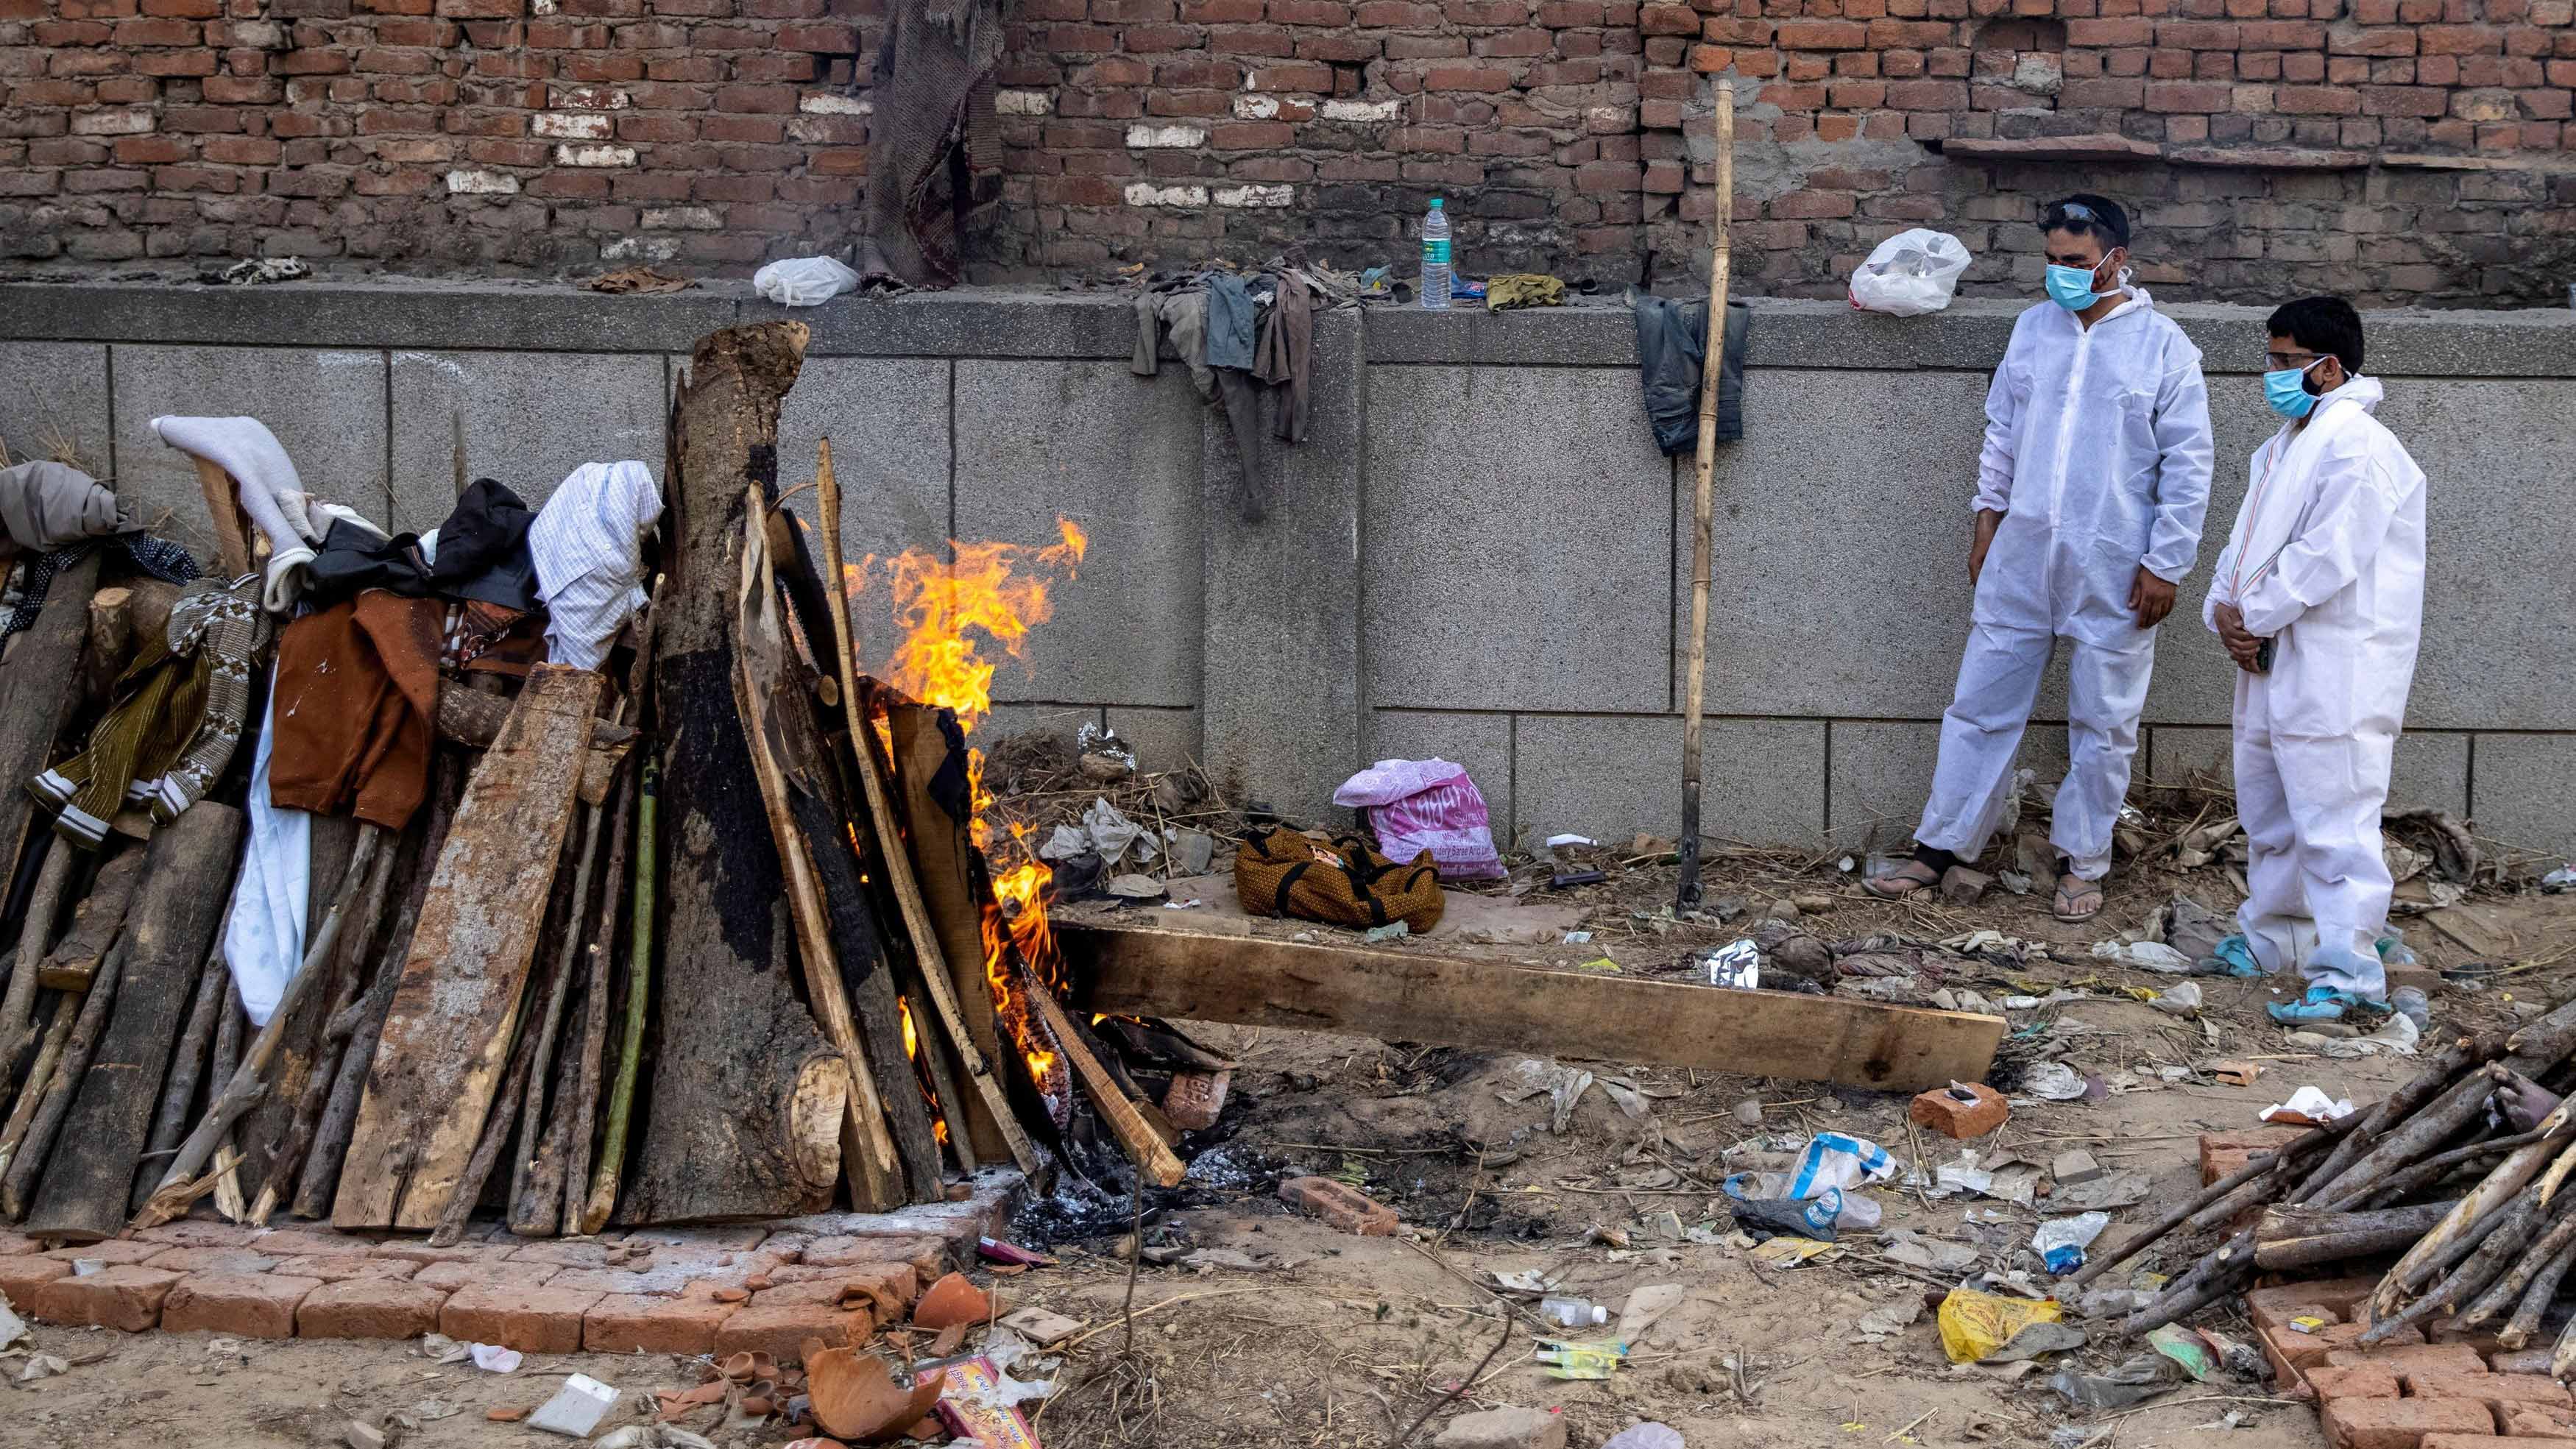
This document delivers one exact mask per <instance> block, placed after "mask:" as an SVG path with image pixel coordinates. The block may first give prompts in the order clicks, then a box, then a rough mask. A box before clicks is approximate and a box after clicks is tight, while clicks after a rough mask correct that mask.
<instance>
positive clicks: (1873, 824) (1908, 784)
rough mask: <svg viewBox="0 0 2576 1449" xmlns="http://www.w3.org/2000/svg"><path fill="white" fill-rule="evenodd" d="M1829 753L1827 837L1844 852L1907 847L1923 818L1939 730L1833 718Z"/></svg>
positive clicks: (1931, 726) (1937, 751) (1928, 726)
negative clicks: (1834, 719) (1843, 849)
mask: <svg viewBox="0 0 2576 1449" xmlns="http://www.w3.org/2000/svg"><path fill="white" fill-rule="evenodd" d="M1827 749H1828V750H1829V751H1830V754H1829V756H1828V759H1829V761H1830V770H1831V773H1830V775H1829V776H1828V777H1827V779H1826V782H1825V785H1826V789H1825V808H1826V811H1827V818H1826V822H1825V823H1826V827H1827V832H1828V837H1829V838H1830V839H1831V840H1833V841H1834V842H1835V843H1836V844H1838V845H1840V846H1842V847H1844V848H1845V849H1847V850H1854V851H1858V850H1863V849H1869V850H1885V851H1891V852H1895V851H1903V850H1905V849H1907V848H1908V846H1909V843H1910V842H1911V841H1912V840H1913V839H1914V827H1915V826H1916V825H1917V824H1918V823H1920V822H1921V821H1922V819H1923V796H1924V792H1925V791H1927V790H1929V789H1930V788H1931V787H1932V762H1933V760H1934V759H1935V758H1936V757H1937V756H1938V755H1939V754H1940V749H1941V727H1940V726H1939V725H1938V724H1931V723H1917V722H1911V721H1895V722H1888V721H1854V720H1836V721H1834V723H1833V729H1832V733H1831V735H1830V736H1829V737H1828V739H1827Z"/></svg>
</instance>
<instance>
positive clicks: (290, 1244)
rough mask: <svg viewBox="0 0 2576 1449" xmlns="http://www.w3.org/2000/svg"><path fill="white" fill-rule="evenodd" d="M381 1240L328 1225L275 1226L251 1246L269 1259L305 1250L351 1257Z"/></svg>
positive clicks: (288, 1255)
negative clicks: (339, 1230) (334, 1228)
mask: <svg viewBox="0 0 2576 1449" xmlns="http://www.w3.org/2000/svg"><path fill="white" fill-rule="evenodd" d="M381 1241H382V1239H379V1238H371V1237H368V1236H366V1235H365V1234H362V1233H335V1232H333V1231H331V1230H330V1229H329V1228H278V1229H275V1230H273V1231H270V1232H265V1233H262V1234H260V1235H259V1238H258V1240H257V1241H255V1242H253V1243H252V1244H251V1246H252V1247H254V1248H257V1249H258V1250H259V1251H261V1252H263V1253H266V1254H268V1255H269V1256H270V1257H272V1258H292V1257H296V1256H298V1255H300V1254H307V1253H309V1254H313V1255H315V1256H319V1257H326V1258H327V1257H342V1256H350V1257H354V1256H358V1255H360V1254H363V1253H365V1252H366V1251H367V1250H368V1249H370V1248H373V1247H374V1246H375V1245H376V1244H377V1243H378V1242H381Z"/></svg>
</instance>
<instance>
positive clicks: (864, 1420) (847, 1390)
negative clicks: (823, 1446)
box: [805, 1348, 948, 1443]
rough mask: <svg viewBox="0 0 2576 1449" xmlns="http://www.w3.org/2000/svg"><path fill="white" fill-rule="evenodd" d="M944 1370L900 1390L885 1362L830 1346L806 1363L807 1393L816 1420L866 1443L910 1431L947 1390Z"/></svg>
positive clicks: (831, 1430)
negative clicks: (940, 1393)
mask: <svg viewBox="0 0 2576 1449" xmlns="http://www.w3.org/2000/svg"><path fill="white" fill-rule="evenodd" d="M947 1382H948V1375H947V1372H946V1371H945V1370H941V1369H934V1370H932V1371H931V1372H929V1373H926V1374H923V1375H921V1376H920V1377H919V1378H917V1379H915V1380H914V1381H913V1385H912V1387H911V1388H910V1389H902V1388H897V1387H896V1386H895V1382H894V1373H893V1371H892V1369H890V1368H889V1367H888V1366H887V1364H886V1361H885V1360H884V1359H881V1358H879V1357H877V1356H876V1355H874V1354H863V1353H860V1352H859V1351H858V1350H856V1349H852V1348H829V1349H825V1350H823V1352H821V1353H819V1354H810V1355H808V1356H807V1357H806V1360H805V1391H806V1395H807V1403H808V1406H809V1407H810V1408H811V1409H812V1411H813V1414H814V1422H815V1423H816V1424H817V1425H819V1426H820V1427H821V1428H822V1429H823V1430H824V1431H825V1432H826V1433H829V1434H831V1435H833V1436H834V1437H836V1438H839V1439H842V1440H845V1441H852V1442H859V1443H865V1442H867V1441H869V1440H872V1439H885V1438H893V1437H896V1436H899V1435H902V1434H904V1433H906V1432H908V1431H909V1430H910V1429H911V1426H912V1425H913V1424H914V1423H915V1422H916V1421H918V1420H919V1419H920V1418H921V1416H922V1415H924V1414H926V1413H928V1412H930V1407H931V1405H933V1404H935V1403H937V1402H939V1391H940V1390H941V1389H942V1388H943V1387H945V1386H946V1384H947Z"/></svg>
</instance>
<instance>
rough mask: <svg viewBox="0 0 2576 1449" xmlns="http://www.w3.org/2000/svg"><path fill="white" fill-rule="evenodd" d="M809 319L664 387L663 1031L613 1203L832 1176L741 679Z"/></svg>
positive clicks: (626, 1208)
mask: <svg viewBox="0 0 2576 1449" xmlns="http://www.w3.org/2000/svg"><path fill="white" fill-rule="evenodd" d="M808 335H809V334H808V333H807V331H806V329H805V328H804V327H803V326H802V325H800V324H797V323H793V322H768V323H761V324H759V325H756V326H750V327H736V328H728V329H726V330H724V331H721V332H716V333H713V334H711V335H709V336H707V337H705V338H702V339H700V340H699V342H698V344H697V348H696V350H695V352H694V354H693V355H692V357H691V360H690V367H689V373H688V376H687V378H686V380H684V381H683V382H682V383H681V385H680V388H679V390H678V393H677V395H676V396H675V398H674V400H673V403H672V426H671V446H672V452H673V456H674V457H675V458H676V459H677V467H676V468H674V469H672V470H671V472H670V474H669V476H668V477H667V478H666V479H665V487H664V494H665V498H666V501H667V503H668V505H669V512H668V513H667V514H666V527H667V528H668V529H669V534H668V537H669V540H670V542H669V546H668V547H667V548H666V549H665V551H664V554H663V560H664V567H665V569H666V572H667V578H666V580H665V582H664V583H663V585H662V586H661V588H660V590H659V592H658V594H657V596H656V600H657V601H656V603H655V605H654V613H655V614H656V615H657V616H658V617H657V618H656V619H655V621H654V625H653V629H654V644H653V650H654V660H653V695H654V708H653V715H652V717H653V721H654V730H655V739H654V747H655V750H656V751H657V753H658V756H659V762H660V765H661V792H662V799H663V805H664V813H666V814H667V815H668V816H669V820H668V833H667V838H666V840H665V841H664V847H665V848H666V849H667V851H668V853H669V860H668V869H667V871H666V875H667V879H666V880H665V881H664V882H663V883H662V886H661V890H660V898H661V904H662V919H661V921H660V923H659V931H660V935H661V937H662V950H661V952H660V957H661V963H662V964H661V969H660V972H659V975H658V977H657V978H656V998H657V999H658V1000H659V1001H660V1002H661V1003H662V1008H663V1009H662V1010H661V1013H660V1018H661V1045H660V1051H659V1055H658V1056H657V1057H656V1059H655V1064H654V1069H653V1073H652V1081H651V1085H650V1092H651V1099H650V1102H649V1110H648V1111H647V1112H646V1115H645V1120H644V1129H645V1130H644V1141H643V1143H642V1148H641V1151H640V1154H639V1155H638V1156H637V1159H636V1171H635V1174H634V1178H633V1180H632V1181H631V1182H628V1183H627V1184H625V1187H624V1190H623V1191H622V1193H621V1194H620V1199H619V1202H618V1204H617V1218H618V1220H619V1221H622V1222H627V1223H634V1224H648V1223H678V1222H697V1221H708V1220H716V1219H726V1218H745V1217H773V1216H794V1215H796V1214H800V1213H807V1212H813V1211H816V1210H817V1209H819V1208H821V1207H823V1206H824V1205H826V1204H828V1203H829V1201H830V1200H831V1194H832V1189H833V1186H834V1184H835V1183H836V1182H837V1180H838V1179H839V1176H840V1164H839V1161H838V1158H839V1130H838V1125H837V1123H838V1118H839V1115H840V1113H841V1112H842V1111H843V1110H846V1106H845V1104H846V1093H847V1092H848V1091H849V1072H848V1068H847V1066H846V1064H845V1063H844V1061H843V1059H842V1057H841V1055H840V1052H839V1051H838V1049H837V1048H836V1047H835V1046H834V1045H833V1043H832V1042H831V1041H830V1039H829V1038H827V1037H826V1036H824V1034H823V1033H822V1031H821V1030H820V1029H819V1028H818V1027H817V1026H816V1025H815V1022H814V1017H813V1014H812V1013H811V1012H810V1011H808V1010H807V1009H806V1006H805V1004H804V1003H803V1002H802V1001H800V1000H798V999H797V995H796V987H795V980H796V974H795V968H794V966H793V964H792V963H790V962H789V961H788V959H787V957H788V951H789V944H788V942H787V941H785V940H782V939H780V937H779V927H780V922H779V921H778V918H777V916H776V915H775V914H774V913H773V912H772V910H771V906H772V903H774V902H776V901H778V900H779V899H780V897H781V896H782V894H783V893H784V891H785V875H784V867H783V866H782V865H781V864H780V862H779V858H778V847H777V843H776V840H775V839H774V837H773V836H772V833H771V831H770V827H769V819H768V814H767V811H766V809H765V807H764V805H763V803H762V797H761V794H760V784H759V781H758V780H757V779H756V778H755V777H754V775H753V773H752V763H751V750H750V746H749V745H748V744H747V743H746V742H745V740H744V737H743V722H742V716H741V713H740V711H739V710H738V708H737V707H736V704H735V700H734V686H733V680H734V674H735V663H734V652H735V649H736V647H737V645H736V642H735V640H734V638H733V631H734V613H735V598H736V591H737V589H738V588H739V587H740V581H741V574H742V569H741V561H740V557H739V554H738V552H737V550H738V549H739V548H740V547H741V540H742V537H743V530H744V527H745V526H746V522H747V519H746V516H745V510H744V507H743V500H744V499H745V498H746V497H747V496H749V494H750V490H751V489H752V488H753V487H755V486H757V487H758V489H759V490H760V496H762V497H764V498H766V497H770V496H772V495H773V490H774V489H775V488H776V486H777V469H778V458H777V444H778V409H779V404H780V400H781V399H782V398H783V397H784V396H785V394H786V392H787V390H788V388H789V387H791V386H792V385H793V384H794V383H795V380H796V373H797V369H798V368H799V366H801V365H802V362H803V359H804V350H805V343H806V340H807V337H808ZM834 1079H837V1080H838V1082H839V1092H840V1093H841V1094H842V1095H840V1096H834V1095H833V1091H832V1083H833V1080H834ZM827 1100H829V1101H830V1102H831V1103H832V1105H833V1109H834V1116H833V1118H832V1119H831V1120H830V1121H828V1122H826V1123H823V1124H821V1125H822V1126H823V1127H824V1129H825V1130H824V1131H823V1134H822V1138H821V1140H820V1141H819V1142H818V1141H816V1139H815V1137H814V1135H813V1132H814V1128H815V1126H816V1125H817V1124H815V1123H814V1122H813V1120H812V1112H813V1110H814V1109H815V1108H816V1107H817V1106H818V1105H820V1104H821V1103H823V1102H825V1101H827ZM826 1154H828V1155H829V1157H830V1158H831V1160H830V1161H828V1162H827V1161H824V1160H823V1158H824V1156H825V1155H826ZM613 1165H614V1159H606V1160H603V1163H602V1166H603V1167H604V1168H605V1167H611V1166H613Z"/></svg>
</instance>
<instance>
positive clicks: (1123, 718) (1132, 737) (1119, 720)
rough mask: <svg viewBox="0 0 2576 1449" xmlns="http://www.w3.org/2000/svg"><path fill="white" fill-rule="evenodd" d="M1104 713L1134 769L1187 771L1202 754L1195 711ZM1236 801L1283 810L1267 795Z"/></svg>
mask: <svg viewBox="0 0 2576 1449" xmlns="http://www.w3.org/2000/svg"><path fill="white" fill-rule="evenodd" d="M1104 713H1105V714H1106V716H1107V718H1108V721H1109V728H1111V729H1113V730H1116V731H1117V732H1118V737H1119V738H1120V739H1122V740H1125V741H1126V742H1127V748H1129V749H1131V750H1133V751H1135V752H1136V768H1137V769H1139V770H1143V771H1145V772H1147V773H1148V774H1160V773H1162V772H1163V771H1166V770H1186V769H1188V768H1189V767H1190V766H1191V765H1193V764H1196V763H1198V761H1199V758H1200V756H1201V755H1202V754H1204V753H1205V751H1204V750H1203V749H1202V748H1201V746H1200V743H1199V721H1200V718H1201V716H1200V712H1199V711H1197V710H1194V709H1153V708H1149V707H1147V706H1144V705H1132V704H1113V705H1111V706H1109V708H1108V709H1107V710H1106V711H1105V712H1104ZM1236 798H1250V799H1258V800H1261V801H1262V802H1263V803H1265V804H1268V805H1269V806H1270V807H1271V808H1272V809H1274V810H1278V809H1285V808H1286V807H1285V806H1283V805H1281V804H1280V803H1279V802H1277V801H1276V800H1272V799H1271V798H1270V797H1268V796H1266V795H1261V796H1249V797H1236Z"/></svg>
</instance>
